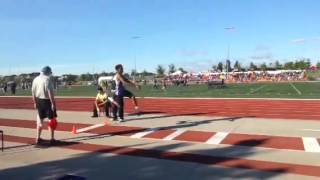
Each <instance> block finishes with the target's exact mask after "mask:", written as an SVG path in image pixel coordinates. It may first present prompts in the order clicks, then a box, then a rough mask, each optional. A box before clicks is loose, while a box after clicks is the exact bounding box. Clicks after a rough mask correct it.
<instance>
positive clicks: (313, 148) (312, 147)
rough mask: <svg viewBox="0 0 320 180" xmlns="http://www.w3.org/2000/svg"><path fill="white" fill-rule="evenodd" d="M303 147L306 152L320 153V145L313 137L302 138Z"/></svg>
mask: <svg viewBox="0 0 320 180" xmlns="http://www.w3.org/2000/svg"><path fill="white" fill-rule="evenodd" d="M302 141H303V146H304V149H305V151H306V152H320V145H319V142H318V141H317V139H316V138H314V137H303V138H302Z"/></svg>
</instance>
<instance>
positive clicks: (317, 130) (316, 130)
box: [300, 129, 320, 132]
mask: <svg viewBox="0 0 320 180" xmlns="http://www.w3.org/2000/svg"><path fill="white" fill-rule="evenodd" d="M300 131H315V132H320V129H300Z"/></svg>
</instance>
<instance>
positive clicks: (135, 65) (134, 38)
mask: <svg viewBox="0 0 320 180" xmlns="http://www.w3.org/2000/svg"><path fill="white" fill-rule="evenodd" d="M140 38H141V37H140V36H132V37H131V39H133V41H135V40H137V39H140ZM136 73H137V55H136V47H134V74H133V80H134V81H136Z"/></svg>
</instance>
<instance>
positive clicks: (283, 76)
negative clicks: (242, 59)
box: [164, 70, 307, 86]
mask: <svg viewBox="0 0 320 180" xmlns="http://www.w3.org/2000/svg"><path fill="white" fill-rule="evenodd" d="M305 80H307V74H306V72H305V71H304V70H277V71H246V72H229V73H226V72H208V73H199V74H192V73H185V74H179V75H168V76H166V77H165V78H164V81H165V82H166V84H169V85H176V86H187V85H188V84H190V83H191V84H194V83H197V84H198V83H206V82H212V81H214V82H217V81H224V82H227V83H251V82H285V81H305Z"/></svg>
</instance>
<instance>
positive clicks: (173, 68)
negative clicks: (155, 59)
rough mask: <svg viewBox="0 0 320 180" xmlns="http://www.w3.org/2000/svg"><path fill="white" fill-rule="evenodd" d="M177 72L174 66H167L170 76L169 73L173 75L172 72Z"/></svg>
mask: <svg viewBox="0 0 320 180" xmlns="http://www.w3.org/2000/svg"><path fill="white" fill-rule="evenodd" d="M176 71H177V70H176V67H175V65H174V64H169V73H170V74H171V73H174V72H176Z"/></svg>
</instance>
